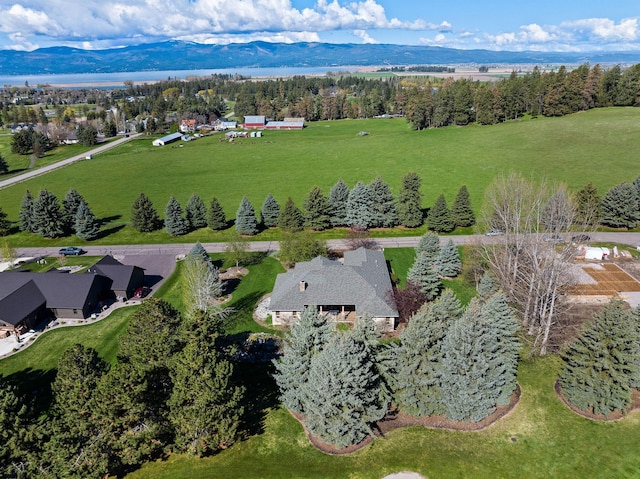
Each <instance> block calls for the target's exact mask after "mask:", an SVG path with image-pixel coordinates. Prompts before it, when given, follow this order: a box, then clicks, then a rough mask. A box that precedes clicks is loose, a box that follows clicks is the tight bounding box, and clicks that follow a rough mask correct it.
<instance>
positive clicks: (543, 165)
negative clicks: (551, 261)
mask: <svg viewBox="0 0 640 479" xmlns="http://www.w3.org/2000/svg"><path fill="white" fill-rule="evenodd" d="M361 131H366V132H368V133H369V134H368V135H366V136H361V135H359V134H358V133H359V132H361ZM151 140H152V138H150V137H147V138H144V139H140V140H135V141H132V142H130V143H129V144H127V145H124V146H122V147H120V148H117V149H114V150H112V151H109V152H106V153H103V154H101V155H96V156H95V157H94V159H93V160H90V161H82V162H79V163H76V164H74V165H72V166H69V167H66V168H63V169H60V170H57V171H54V172H52V173H49V174H47V175H43V176H41V177H37V178H35V179H32V180H30V181H26V182H23V183H20V184H17V185H15V186H13V187H11V188H7V189H4V190H0V205H2V208H3V209H4V211H5V212H7V213H8V215H9V218H10V219H12V220H17V217H18V211H19V207H20V202H21V200H22V196H23V194H24V191H25V189H29V190H30V191H31V192H32V194H34V195H36V194H37V192H38V190H40V189H41V188H47V189H49V190H51V191H52V192H54V193H55V194H56V195H57V196H58V198H60V199H62V198H63V197H64V195H65V193H66V191H67V190H68V189H69V188H71V187H73V188H76V189H77V190H78V192H79V193H80V194H82V195H83V196H84V197H85V199H86V200H87V201H88V202H89V205H90V207H91V208H92V210H93V212H94V214H96V216H98V217H99V218H102V219H106V223H107V226H106V228H107V229H109V230H110V233H109V235H108V236H107V237H106V238H103V240H104V242H106V243H122V242H133V243H139V242H161V241H167V242H168V241H170V240H171V239H170V237H169V236H168V235H166V234H165V233H164V232H157V233H153V234H147V235H139V234H137V233H135V232H133V231H132V230H131V229H130V228H129V227H125V225H126V224H127V223H128V221H129V213H130V208H131V205H132V203H133V201H134V199H135V198H136V196H137V195H138V194H139V193H140V192H144V193H145V194H146V195H148V196H149V197H150V198H151V200H152V201H153V202H154V205H155V206H156V209H157V210H158V212H159V214H160V216H161V217H162V216H164V209H165V206H166V204H167V202H168V200H169V197H170V195H175V197H176V198H177V199H178V201H180V203H181V204H182V205H183V207H184V205H185V203H186V201H187V200H188V198H189V196H190V195H191V194H192V193H197V194H199V195H200V196H201V197H202V198H203V200H204V201H205V203H208V202H209V201H210V200H211V197H212V196H216V197H217V198H218V199H219V200H220V202H221V204H222V206H223V207H224V209H225V211H226V214H227V217H228V218H229V219H232V218H233V217H234V216H235V212H236V209H237V207H238V204H239V202H240V200H241V198H242V197H243V196H245V195H246V196H247V197H248V198H249V199H250V200H251V202H252V203H253V205H254V207H255V209H256V211H257V212H258V211H259V210H260V207H261V205H262V202H263V200H264V198H265V197H266V196H267V194H268V193H272V194H273V195H274V197H275V198H276V199H277V200H278V201H279V202H280V204H281V205H282V204H284V202H285V201H286V199H287V197H288V196H291V197H292V198H293V200H294V201H295V202H296V204H297V205H298V206H299V207H301V206H302V200H303V198H304V196H305V194H306V193H307V192H308V191H309V190H310V189H311V187H312V186H314V185H318V186H320V187H321V188H322V189H323V191H325V193H327V194H328V192H329V190H330V188H331V187H332V186H333V185H334V184H335V182H336V181H337V180H338V179H339V178H342V179H343V180H344V181H345V182H346V183H347V184H348V185H349V186H353V185H354V184H355V183H356V182H357V181H359V180H362V181H365V182H370V181H371V180H373V179H374V178H375V177H376V176H378V175H380V176H382V177H383V179H384V180H386V181H387V182H388V183H389V184H390V186H391V188H392V190H393V191H394V193H397V192H398V190H399V188H400V184H401V180H402V177H403V176H404V175H405V174H406V173H408V172H410V171H415V172H417V173H418V174H419V175H420V177H421V179H422V192H423V195H424V199H423V204H424V206H425V207H428V206H430V205H431V204H432V203H433V202H434V201H435V199H436V198H437V196H438V195H439V194H440V193H444V194H445V196H446V198H447V201H448V202H449V203H451V202H452V201H453V199H454V197H455V195H456V193H457V191H458V189H459V187H460V186H461V185H463V184H466V185H467V187H468V189H469V192H470V195H471V201H472V204H473V206H474V208H475V209H476V211H478V210H479V208H480V205H481V202H482V197H483V194H484V191H485V189H486V187H487V186H488V185H489V184H490V182H491V181H492V179H493V178H495V177H496V176H497V175H500V174H502V173H506V172H508V171H510V170H516V171H519V172H521V173H523V174H524V175H525V176H530V177H532V178H534V179H539V178H546V179H548V180H551V181H558V182H559V181H562V182H566V183H567V184H568V185H569V186H570V187H571V188H573V189H578V188H581V187H582V186H584V185H585V184H586V183H588V182H589V181H591V182H593V184H594V185H596V186H597V187H598V189H599V192H600V193H601V194H603V193H604V192H605V191H606V190H607V189H608V188H610V187H611V186H613V185H615V184H617V183H620V182H623V181H632V180H633V179H634V178H635V177H636V176H637V175H638V168H637V161H636V152H637V151H639V150H640V109H638V108H608V109H597V110H591V111H588V112H584V113H579V114H575V115H571V116H567V117H561V118H542V117H540V118H537V119H527V120H522V121H517V122H508V123H504V124H500V125H493V126H475V125H472V126H468V127H448V128H442V129H432V130H425V131H413V130H412V129H411V128H410V127H409V125H408V124H407V122H406V120H405V119H402V118H399V119H372V120H342V121H325V122H315V123H309V124H308V126H307V127H306V128H305V129H304V130H303V131H266V132H265V133H264V136H263V137H262V138H246V139H238V140H236V141H234V142H233V143H230V142H228V141H225V140H224V137H223V135H222V134H215V135H211V136H209V137H205V138H201V139H198V140H196V141H192V142H189V143H185V144H184V145H183V146H182V147H180V146H179V145H178V144H175V143H174V144H171V145H167V146H164V147H153V146H152V145H151ZM192 235H193V233H192ZM165 236H166V237H165ZM214 238H215V237H214V236H210V234H209V233H206V232H199V233H198V234H197V237H194V238H186V237H182V240H181V241H184V242H189V241H191V240H195V239H200V240H201V241H207V240H215V239H214ZM34 240H35V241H37V239H35V238H33V237H32V236H22V235H20V236H18V237H16V244H20V245H23V244H24V245H26V244H29V243H30V242H33V241H34ZM103 240H100V241H103ZM174 241H175V240H174Z"/></svg>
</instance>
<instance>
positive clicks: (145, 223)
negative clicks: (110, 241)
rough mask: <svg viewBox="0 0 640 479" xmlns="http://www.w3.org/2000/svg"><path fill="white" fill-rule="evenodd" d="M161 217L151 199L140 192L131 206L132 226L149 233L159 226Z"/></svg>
mask: <svg viewBox="0 0 640 479" xmlns="http://www.w3.org/2000/svg"><path fill="white" fill-rule="evenodd" d="M159 223H160V219H159V218H158V212H157V211H156V209H155V208H154V207H153V203H152V202H151V200H150V199H149V198H148V197H147V196H146V195H145V194H144V193H140V195H138V197H137V198H136V200H135V201H134V202H133V205H132V206H131V226H132V227H133V228H134V229H135V230H137V231H140V232H141V233H149V232H151V231H155V230H156V229H157V228H158V224H159Z"/></svg>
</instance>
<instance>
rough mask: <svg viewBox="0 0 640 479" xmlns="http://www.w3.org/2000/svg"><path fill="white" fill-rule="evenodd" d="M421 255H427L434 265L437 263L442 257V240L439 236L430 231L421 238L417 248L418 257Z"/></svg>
mask: <svg viewBox="0 0 640 479" xmlns="http://www.w3.org/2000/svg"><path fill="white" fill-rule="evenodd" d="M421 254H423V255H426V256H427V258H428V259H429V261H431V262H432V263H435V262H436V259H438V256H440V238H439V237H438V235H437V234H435V233H432V232H430V231H428V232H426V233H425V234H424V235H422V236H421V237H420V241H418V245H417V246H416V255H421Z"/></svg>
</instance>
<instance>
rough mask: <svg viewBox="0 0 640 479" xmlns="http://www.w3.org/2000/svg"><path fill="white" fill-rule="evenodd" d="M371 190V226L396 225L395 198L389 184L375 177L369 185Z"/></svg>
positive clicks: (388, 226) (384, 226)
mask: <svg viewBox="0 0 640 479" xmlns="http://www.w3.org/2000/svg"><path fill="white" fill-rule="evenodd" d="M368 188H369V191H370V192H371V205H372V207H371V209H372V213H373V218H372V222H371V227H372V228H392V227H394V226H397V225H398V211H397V209H396V200H395V198H394V196H393V193H391V188H390V187H389V185H388V184H387V183H386V182H385V181H384V180H383V179H382V178H381V177H379V176H378V177H377V178H376V179H375V180H373V181H372V182H371V183H370V184H369V186H368Z"/></svg>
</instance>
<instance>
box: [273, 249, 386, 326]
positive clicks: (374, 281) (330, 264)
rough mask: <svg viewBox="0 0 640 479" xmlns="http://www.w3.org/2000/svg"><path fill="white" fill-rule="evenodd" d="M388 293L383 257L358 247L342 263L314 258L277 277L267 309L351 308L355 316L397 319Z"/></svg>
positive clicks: (380, 253)
mask: <svg viewBox="0 0 640 479" xmlns="http://www.w3.org/2000/svg"><path fill="white" fill-rule="evenodd" d="M301 283H304V288H301V287H300V285H301ZM301 289H303V290H302V291H301ZM391 292H392V286H391V279H390V278H389V272H388V270H387V263H386V260H385V259H384V254H383V253H382V252H381V251H373V250H367V249H364V248H359V249H357V250H355V251H347V252H345V254H344V263H340V262H338V261H332V260H329V259H327V258H323V257H322V256H317V257H316V258H314V259H312V260H311V261H307V262H303V263H297V264H296V266H295V267H294V268H293V269H291V270H289V271H287V272H286V273H281V274H279V275H278V276H277V278H276V283H275V286H274V289H273V293H272V295H271V305H270V309H271V310H272V311H302V310H303V309H304V307H305V306H308V305H311V304H316V305H354V306H355V308H356V314H357V315H358V316H362V315H364V314H365V313H369V314H371V315H372V316H374V317H398V311H397V309H396V307H395V305H394V304H393V298H392V296H391Z"/></svg>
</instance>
